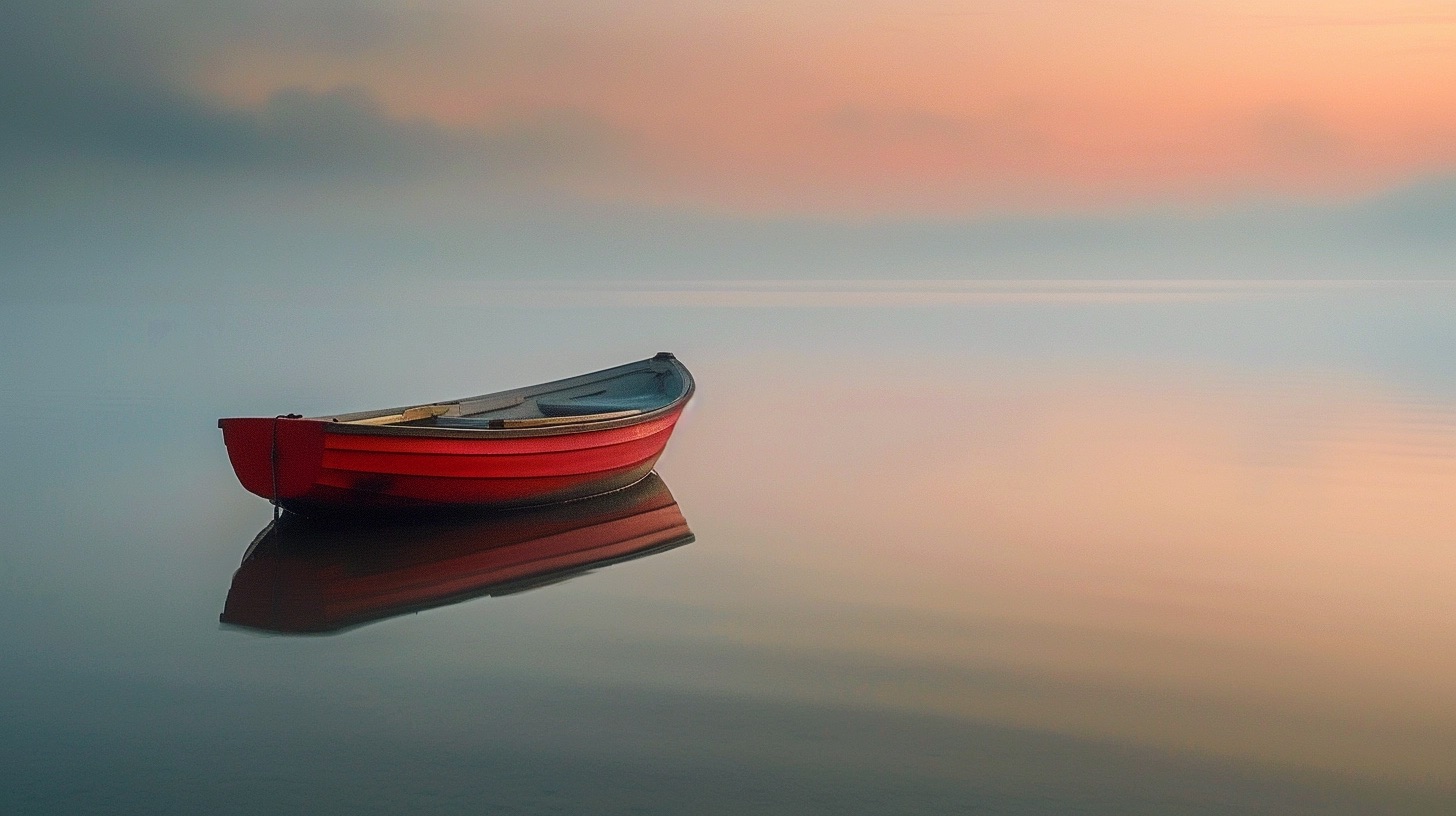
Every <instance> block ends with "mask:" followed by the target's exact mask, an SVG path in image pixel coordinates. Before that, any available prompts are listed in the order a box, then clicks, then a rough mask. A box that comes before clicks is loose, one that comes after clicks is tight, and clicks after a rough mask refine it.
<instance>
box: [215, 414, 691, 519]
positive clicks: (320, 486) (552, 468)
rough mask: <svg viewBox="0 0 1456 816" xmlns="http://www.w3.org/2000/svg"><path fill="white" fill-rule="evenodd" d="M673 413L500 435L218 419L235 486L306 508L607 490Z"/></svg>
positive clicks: (653, 458) (631, 478)
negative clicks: (602, 425)
mask: <svg viewBox="0 0 1456 816" xmlns="http://www.w3.org/2000/svg"><path fill="white" fill-rule="evenodd" d="M681 415H682V406H678V407H677V409H676V410H673V411H670V412H668V413H666V414H665V415H662V416H658V417H654V418H652V419H648V420H645V421H642V422H638V423H635V424H631V425H627V426H625V427H615V428H607V429H603V430H593V431H582V432H578V433H568V434H556V435H551V436H517V437H508V438H501V439H478V438H469V439H452V438H441V437H433V436H389V435H383V434H361V433H357V432H348V431H346V430H345V429H341V428H340V427H339V425H338V424H337V423H331V422H326V421H323V420H318V419H288V418H279V419H273V418H239V419H224V420H221V421H220V422H219V425H220V426H221V427H222V433H223V441H224V442H225V443H226V445H227V450H228V458H229V459H231V460H232V465H233V470H234V471H235V472H236V473H237V475H238V480H239V481H241V482H242V484H243V487H245V488H247V489H248V490H249V491H250V492H252V493H255V494H257V495H259V496H262V497H263V498H265V499H268V500H270V501H276V502H277V503H278V504H279V505H281V506H283V507H284V508H287V509H290V510H296V511H304V512H307V511H309V510H318V509H326V508H350V507H354V508H363V507H378V508H389V507H399V508H406V507H431V506H500V507H507V506H513V505H526V504H540V503H545V502H551V501H563V500H566V499H575V498H582V497H584V496H591V495H595V494H597V493H604V492H606V491H609V490H616V489H618V488H621V487H626V486H627V485H630V484H632V483H634V482H636V481H638V480H640V479H642V478H643V477H644V476H646V475H647V474H648V473H649V472H651V470H652V467H653V465H654V464H656V462H657V459H658V457H659V456H661V455H662V451H663V448H665V447H666V446H667V440H668V438H669V437H670V436H671V435H672V429H673V427H674V426H675V425H676V424H677V420H678V417H679V416H681ZM275 440H276V442H275ZM275 451H276V454H275ZM275 460H276V469H275V464H274V463H275ZM275 472H276V478H275Z"/></svg>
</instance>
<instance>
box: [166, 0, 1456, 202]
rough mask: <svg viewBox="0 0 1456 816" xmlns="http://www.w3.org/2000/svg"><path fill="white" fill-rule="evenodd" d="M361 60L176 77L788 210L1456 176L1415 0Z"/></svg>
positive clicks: (228, 51) (1318, 194)
mask: <svg viewBox="0 0 1456 816" xmlns="http://www.w3.org/2000/svg"><path fill="white" fill-rule="evenodd" d="M397 18H398V23H397V25H395V27H394V29H395V33H396V34H397V35H398V36H396V37H393V38H385V39H384V40H381V41H378V42H373V43H366V44H362V45H361V46H359V47H353V48H321V47H318V46H317V45H316V44H310V43H309V42H308V41H306V40H299V41H291V42H290V41H284V40H279V39H277V38H252V39H243V40H237V41H234V42H232V44H230V45H228V46H226V47H222V48H219V49H216V50H213V51H210V52H208V53H206V54H204V55H202V56H200V57H198V58H197V59H196V60H194V61H192V62H190V63H188V64H187V65H185V66H183V67H182V68H180V69H179V71H180V72H181V73H182V74H183V80H184V81H185V82H187V83H189V84H191V85H192V86H193V87H195V88H197V89H200V90H202V91H203V92H204V93H206V94H207V95H209V96H211V97H213V98H215V99H218V100H222V101H224V102H226V103H228V104H232V105H242V106H257V105H261V104H262V103H263V102H264V101H265V100H266V98H267V97H268V96H269V95H270V94H271V93H274V92H276V91H278V90H280V89H282V88H286V87H290V86H303V87H306V88H310V89H313V90H318V91H323V90H327V89H330V88H334V87H339V86H347V85H359V86H362V87H364V88H367V89H369V90H370V91H372V92H373V93H374V94H376V95H377V96H378V98H379V99H380V100H381V101H382V103H383V104H384V106H385V108H386V110H388V111H389V112H390V113H391V114H392V115H394V116H398V117H402V118H408V117H426V118H429V119H431V120H435V121H438V122H441V123H447V124H449V125H451V126H455V127H462V128H466V127H483V126H489V125H491V124H492V123H496V122H501V121H507V120H510V119H512V118H513V117H520V116H524V115H529V114H531V113H533V112H539V111H543V110H555V109H562V108H567V109H572V110H577V111H581V112H585V113H587V114H589V115H591V116H593V117H596V118H599V119H600V120H602V121H603V122H605V123H606V124H607V125H608V126H609V128H610V129H611V130H612V131H613V132H615V133H617V134H618V136H619V138H620V145H619V146H620V148H621V151H622V154H623V156H622V161H621V164H620V166H618V167H617V168H616V172H613V173H605V174H600V175H594V176H592V177H591V180H590V181H589V182H582V183H581V185H582V186H583V187H584V191H585V192H588V193H591V194H594V195H600V196H603V197H607V198H620V197H626V198H630V199H635V200H646V201H653V202H660V203H671V204H687V205H697V206H705V207H709V208H715V209H728V210H745V211H749V212H765V213H783V212H789V213H794V212H806V213H871V214H886V213H896V212H905V213H921V214H923V213H932V214H934V213H944V214H964V213H975V212H984V211H1005V210H1011V211H1021V210H1032V211H1062V210H1082V209H1087V208H1103V207H1108V206H1123V205H1139V204H1148V203H1168V202H1174V203H1187V204H1192V205H1195V206H1198V205H1203V204H1218V203H1222V202H1228V201H1237V200H1241V199H1248V198H1260V197H1268V196H1279V197H1295V198H1316V199H1321V198H1330V197H1334V198H1344V197H1353V196H1358V195H1362V194H1368V193H1371V192H1375V191H1379V190H1382V189H1386V188H1389V187H1392V186H1396V185H1399V184H1402V183H1406V182H1409V181H1411V180H1414V179H1417V178H1419V177H1421V176H1424V175H1429V174H1436V173H1443V172H1449V171H1450V170H1452V169H1453V168H1456V92H1453V91H1452V88H1453V87H1456V7H1453V6H1452V5H1451V4H1450V3H1436V2H1420V1H1412V0H1393V1H1392V0H1386V2H1376V1H1375V0H1326V2H1312V1H1311V0H1267V1H1266V2H1258V3H1255V2H1252V1H1251V0H1224V1H1223V2H1214V0H1187V2H1177V3H1175V2H1168V1H1167V0H1164V1H1163V2H1152V1H1148V2H1139V0H1101V1H1098V2H1070V1H1066V2H1063V1H1060V0H1029V1H1027V2H1015V3H1010V2H962V3H956V2H933V1H932V0H906V2H880V1H879V0H860V1H859V2H841V3H811V2H796V3H788V4H774V3H761V2H724V3H712V4H706V3H705V4H694V5H686V6H685V5H683V4H667V3H657V2H650V1H648V2H643V1H640V0H639V1H638V2H626V3H620V4H611V5H603V6H597V5H595V4H540V3H516V4H505V5H498V4H491V5H490V6H486V5H485V4H476V3H466V2H441V1H440V0H433V1H432V2H418V3H411V4H401V5H400V6H399V8H398V10H397Z"/></svg>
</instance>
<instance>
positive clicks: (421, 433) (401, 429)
mask: <svg viewBox="0 0 1456 816" xmlns="http://www.w3.org/2000/svg"><path fill="white" fill-rule="evenodd" d="M654 362H656V363H663V364H665V365H668V366H671V367H672V369H673V370H675V371H677V373H678V374H679V375H680V376H681V377H682V380H683V384H684V387H683V390H682V393H681V394H679V395H678V396H677V397H676V398H674V399H673V400H672V401H671V402H669V403H667V404H666V405H663V406H661V407H659V408H654V409H652V410H650V411H644V412H642V413H639V414H634V415H632V416H626V417H617V418H614V419H603V420H597V421H585V422H573V423H564V424H560V425H543V426H540V427H534V428H441V427H431V426H428V425H365V424H356V422H357V420H360V419H370V418H373V417H380V416H389V415H390V414H398V413H403V412H404V411H406V410H408V409H411V408H425V407H430V406H437V405H438V406H446V405H449V406H453V405H458V404H460V403H465V402H474V401H480V400H487V399H506V398H510V397H515V396H521V397H527V398H529V397H532V396H538V395H540V394H546V393H550V392H551V391H556V390H561V389H563V388H572V387H576V386H580V385H586V384H589V383H592V382H598V381H604V380H609V379H613V378H614V377H615V376H620V375H624V374H629V373H632V371H633V370H639V369H640V370H650V369H651V366H650V365H649V364H650V363H654ZM696 388H697V385H696V383H695V382H694V381H693V376H692V374H691V373H689V372H688V369H687V367H686V366H684V365H683V364H682V362H681V361H679V360H678V359H677V357H675V356H673V355H672V354H669V353H665V352H664V353H660V354H658V355H657V356H655V357H649V358H646V359H644V360H637V361H634V362H631V363H624V364H623V365H619V366H613V367H611V368H604V369H602V370H600V371H593V372H589V373H586V374H578V375H576V376H574V377H567V378H565V379H561V380H552V381H550V382H544V383H536V384H534V385H527V386H522V387H519V388H512V389H508V390H505V391H494V392H491V393H488V394H478V395H475V396H470V397H460V398H459V399H454V400H441V401H439V402H431V403H415V404H413V405H406V406H401V407H397V408H383V409H374V410H369V411H356V412H353V413H345V414H331V415H324V416H314V417H300V418H298V419H300V420H302V421H312V422H319V423H322V424H323V426H324V429H325V432H326V433H331V434H351V435H353V434H357V435H362V436H391V437H434V438H438V439H478V440H487V439H519V438H531V437H542V436H567V435H572V434H585V433H591V432H594V431H609V430H614V429H617V428H629V427H632V426H635V425H642V424H646V423H649V422H652V421H654V420H658V419H662V418H665V417H667V416H669V415H671V414H673V413H675V412H678V411H680V410H681V409H682V407H683V406H684V405H685V404H686V403H687V401H688V400H689V399H691V398H692V396H693V392H694V391H695V390H696ZM225 421H226V420H218V424H219V426H220V425H221V424H222V423H223V422H225Z"/></svg>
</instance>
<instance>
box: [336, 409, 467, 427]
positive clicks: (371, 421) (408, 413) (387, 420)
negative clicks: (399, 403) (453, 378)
mask: <svg viewBox="0 0 1456 816" xmlns="http://www.w3.org/2000/svg"><path fill="white" fill-rule="evenodd" d="M449 410H450V406H448V405H421V406H419V407H418V408H406V409H404V410H403V411H401V412H400V413H398V414H385V415H384V416H377V417H368V418H367V419H353V420H350V421H349V423H348V424H350V425H393V424H395V423H396V422H414V421H415V420H417V419H429V418H430V417H437V416H444V414H445V412H446V411H449Z"/></svg>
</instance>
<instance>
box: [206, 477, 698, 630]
mask: <svg viewBox="0 0 1456 816" xmlns="http://www.w3.org/2000/svg"><path fill="white" fill-rule="evenodd" d="M692 540H693V534H692V531H691V530H689V529H688V525H687V521H686V520H685V519H684V518H683V515H682V512H681V511H680V510H679V509H678V506H677V501H676V500H675V499H674V498H673V497H672V494H671V493H670V492H668V489H667V485H665V484H663V482H662V479H661V478H659V477H658V476H657V474H656V473H652V474H649V475H648V476H647V478H645V479H643V480H642V481H640V482H638V483H637V484H635V485H633V486H631V487H628V488H625V489H623V490H618V491H615V492H613V493H609V494H606V495H603V496H597V497H594V498H590V499H583V500H580V501H574V502H566V503H562V504H555V505H548V506H545V507H538V508H531V509H522V510H514V511H509V512H497V513H493V514H490V515H476V516H473V517H466V516H452V517H446V518H431V519H409V520H406V519H387V520H379V519H375V520H373V521H372V522H370V523H367V524H365V523H353V524H351V523H345V522H340V521H337V520H335V521H330V520H313V519H306V518H302V517H296V516H290V515H285V516H284V517H283V518H282V519H280V520H278V521H275V522H273V523H272V524H270V525H269V526H268V527H265V528H264V529H263V531H262V532H261V533H259V534H258V537H257V538H256V539H255V540H254V542H253V545H252V546H251V547H250V548H249V550H248V553H247V554H246V555H245V556H244V557H243V563H242V565H241V566H239V567H238V571H237V573H236V574H234V575H233V583H232V588H231V589H230V590H229V591H228V596H227V602H226V603H225V605H224V607H223V611H222V615H221V620H222V622H223V623H226V624H231V625H234V626H239V627H244V628H248V629H256V630H262V631H267V632H276V633H285V634H293V633H299V634H301V633H313V634H325V633H332V632H338V631H342V630H344V629H349V628H353V627H356V626H361V625H363V624H367V623H371V622H373V621H377V620H382V619H384V618H390V617H394V616H396V615H402V614H406V613H409V612H417V611H420V610H422V609H429V608H432V607H436V606H444V605H447V604H452V603H458V602H460V601H464V600H469V599H471V598H477V597H480V596H483V595H508V594H512V593H517V592H524V591H526V590H530V589H536V588H538V587H543V586H547V585H549V584H555V583H560V582H561V581H565V580H568V579H570V578H574V577H576V576H579V575H584V574H586V573H588V572H590V571H592V570H594V569H597V568H599V567H604V566H607V565H610V564H615V563H618V562H621V561H628V560H631V559H634V558H641V557H643V556H647V555H652V554H654V553H659V552H663V551H665V550H670V549H673V548H675V547H679V546H682V545H684V544H687V543H690V542H691V541H692Z"/></svg>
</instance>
